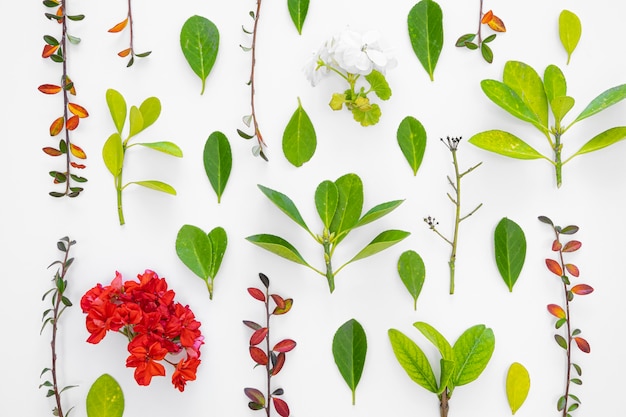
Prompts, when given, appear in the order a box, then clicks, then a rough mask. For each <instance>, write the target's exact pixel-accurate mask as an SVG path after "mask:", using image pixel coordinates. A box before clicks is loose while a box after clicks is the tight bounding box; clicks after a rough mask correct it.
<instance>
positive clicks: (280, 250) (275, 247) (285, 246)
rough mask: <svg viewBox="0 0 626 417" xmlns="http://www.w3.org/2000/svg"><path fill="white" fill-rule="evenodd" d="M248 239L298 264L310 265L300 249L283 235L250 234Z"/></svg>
mask: <svg viewBox="0 0 626 417" xmlns="http://www.w3.org/2000/svg"><path fill="white" fill-rule="evenodd" d="M246 240H247V241H248V242H251V243H254V244H255V245H257V246H260V247H262V248H263V249H265V250H267V251H270V252H272V253H273V254H275V255H278V256H281V257H283V258H285V259H288V260H290V261H292V262H295V263H297V264H300V265H304V266H308V267H310V265H309V264H308V263H307V262H306V261H305V260H304V258H303V257H302V255H300V253H299V252H298V250H297V249H296V248H295V247H294V246H293V245H292V244H291V243H289V242H287V241H286V240H285V239H283V238H282V237H279V236H275V235H269V234H260V235H253V236H248V237H247V238H246Z"/></svg>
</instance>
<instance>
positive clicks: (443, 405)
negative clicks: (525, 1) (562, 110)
mask: <svg viewBox="0 0 626 417" xmlns="http://www.w3.org/2000/svg"><path fill="white" fill-rule="evenodd" d="M481 3H482V1H481ZM449 399H450V398H449V397H448V388H447V387H446V388H444V390H443V392H442V393H441V396H440V397H439V415H440V416H441V417H448V410H449V409H450V404H449V403H448V400H449Z"/></svg>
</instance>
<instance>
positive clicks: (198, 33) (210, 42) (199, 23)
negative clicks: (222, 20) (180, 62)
mask: <svg viewBox="0 0 626 417" xmlns="http://www.w3.org/2000/svg"><path fill="white" fill-rule="evenodd" d="M219 43H220V34H219V31H218V29H217V26H215V24H214V23H213V22H211V21H210V20H209V19H207V18H205V17H202V16H198V15H195V16H192V17H190V18H189V19H187V20H186V21H185V23H184V24H183V27H182V29H181V31H180V47H181V49H182V51H183V55H184V56H185V59H186V60H187V62H188V63H189V66H190V67H191V69H192V70H193V72H194V73H195V74H196V75H197V76H198V77H200V80H201V81H202V89H201V90H200V94H204V87H205V85H206V79H207V77H208V76H209V73H210V72H211V69H213V64H215V60H216V58H217V52H218V49H219Z"/></svg>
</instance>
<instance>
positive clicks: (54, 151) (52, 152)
mask: <svg viewBox="0 0 626 417" xmlns="http://www.w3.org/2000/svg"><path fill="white" fill-rule="evenodd" d="M43 151H44V152H45V153H47V154H48V155H50V156H59V155H63V153H62V152H61V151H60V150H58V149H56V148H51V147H49V146H47V147H45V148H43Z"/></svg>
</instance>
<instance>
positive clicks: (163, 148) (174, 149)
mask: <svg viewBox="0 0 626 417" xmlns="http://www.w3.org/2000/svg"><path fill="white" fill-rule="evenodd" d="M136 145H139V146H144V147H146V148H150V149H154V150H155V151H159V152H163V153H166V154H168V155H172V156H175V157H178V158H182V157H183V151H182V150H181V149H180V148H179V147H178V145H176V144H175V143H172V142H149V143H137V144H136Z"/></svg>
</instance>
